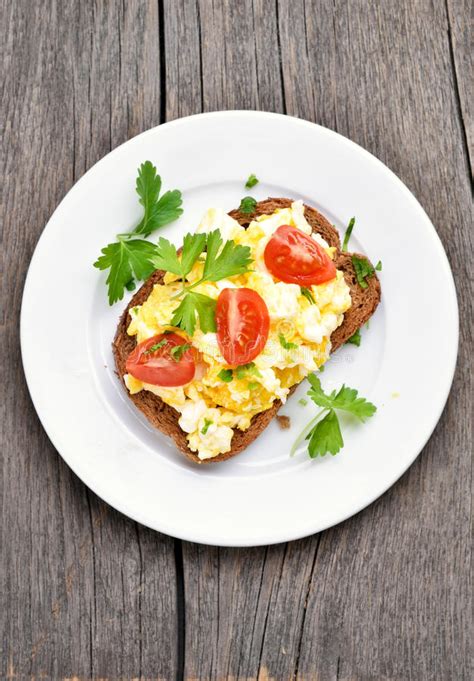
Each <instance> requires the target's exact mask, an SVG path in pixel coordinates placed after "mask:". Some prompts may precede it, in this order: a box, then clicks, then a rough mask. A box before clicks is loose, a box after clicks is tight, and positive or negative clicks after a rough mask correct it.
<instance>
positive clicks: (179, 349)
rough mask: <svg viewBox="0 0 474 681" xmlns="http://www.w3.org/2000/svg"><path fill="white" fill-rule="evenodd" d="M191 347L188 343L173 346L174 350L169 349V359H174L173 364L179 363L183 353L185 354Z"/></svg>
mask: <svg viewBox="0 0 474 681" xmlns="http://www.w3.org/2000/svg"><path fill="white" fill-rule="evenodd" d="M165 343H166V341H165ZM191 347H192V346H191V345H190V343H183V344H182V345H175V346H174V348H171V357H172V358H173V359H174V361H175V362H179V360H180V359H181V357H182V356H183V355H184V353H185V352H187V351H188V350H189V349H190V348H191Z"/></svg>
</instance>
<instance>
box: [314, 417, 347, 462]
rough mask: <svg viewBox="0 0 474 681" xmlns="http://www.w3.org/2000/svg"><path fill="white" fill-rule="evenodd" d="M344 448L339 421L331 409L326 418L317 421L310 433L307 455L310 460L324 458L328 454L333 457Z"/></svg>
mask: <svg viewBox="0 0 474 681" xmlns="http://www.w3.org/2000/svg"><path fill="white" fill-rule="evenodd" d="M342 447H344V440H343V439H342V434H341V428H340V426H339V419H338V418H337V415H336V412H335V411H334V410H333V409H331V410H330V411H329V412H328V413H327V414H326V416H325V417H324V418H323V419H321V421H318V423H317V424H316V426H315V427H314V428H313V430H312V431H311V434H310V436H309V443H308V453H309V455H310V457H311V458H312V459H314V458H316V457H317V456H325V454H327V452H330V453H331V454H332V455H333V456H334V455H335V454H337V453H338V452H339V451H340V450H341V448H342Z"/></svg>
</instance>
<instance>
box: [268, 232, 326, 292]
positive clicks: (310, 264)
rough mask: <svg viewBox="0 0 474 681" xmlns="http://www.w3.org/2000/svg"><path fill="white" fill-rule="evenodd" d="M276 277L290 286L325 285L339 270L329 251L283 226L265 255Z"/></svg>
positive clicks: (270, 241)
mask: <svg viewBox="0 0 474 681" xmlns="http://www.w3.org/2000/svg"><path fill="white" fill-rule="evenodd" d="M263 257H264V259H265V265H266V266H267V269H268V271H269V272H271V273H272V274H273V276H274V277H276V278H277V279H280V280H281V281H284V282H286V283H287V284H300V286H311V285H312V284H324V283H325V282H326V281H330V280H331V279H334V277H335V276H336V267H335V265H334V263H333V261H332V260H331V258H330V257H329V256H328V254H327V253H326V251H325V250H324V249H323V248H321V246H320V245H319V244H318V243H316V241H315V240H314V239H312V238H311V237H310V236H308V235H307V234H305V233H304V232H302V231H301V230H300V229H296V228H295V227H290V225H281V227H278V229H277V230H276V232H275V233H274V234H273V236H272V237H271V239H270V240H269V242H268V244H267V245H266V247H265V252H264V254H263Z"/></svg>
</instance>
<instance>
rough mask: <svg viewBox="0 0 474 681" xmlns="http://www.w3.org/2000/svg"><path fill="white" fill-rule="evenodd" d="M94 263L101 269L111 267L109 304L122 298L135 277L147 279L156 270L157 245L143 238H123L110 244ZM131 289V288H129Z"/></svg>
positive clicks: (108, 277) (107, 281) (108, 281)
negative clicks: (154, 262)
mask: <svg viewBox="0 0 474 681" xmlns="http://www.w3.org/2000/svg"><path fill="white" fill-rule="evenodd" d="M101 252H102V254H103V255H101V256H100V257H99V258H98V259H97V260H96V262H95V263H94V267H97V269H99V270H106V269H109V268H110V272H109V274H108V276H107V280H106V283H107V286H108V294H109V304H110V305H113V304H114V303H115V302H117V300H122V298H123V295H124V289H125V288H128V289H129V287H130V285H131V283H130V282H133V277H134V276H135V277H136V278H137V279H147V278H148V277H149V276H150V274H151V273H152V272H153V271H154V270H155V267H154V265H153V256H154V255H155V246H154V245H153V244H151V243H150V242H148V241H142V240H141V239H128V240H125V239H122V238H120V239H119V240H118V241H116V242H114V243H111V244H108V246H106V247H105V248H103V249H102V251H101ZM129 290H130V289H129Z"/></svg>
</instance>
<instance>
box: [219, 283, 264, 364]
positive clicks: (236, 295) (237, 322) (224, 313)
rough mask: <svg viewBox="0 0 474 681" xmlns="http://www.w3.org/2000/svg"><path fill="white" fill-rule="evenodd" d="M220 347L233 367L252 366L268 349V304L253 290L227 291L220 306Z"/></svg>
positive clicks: (220, 295)
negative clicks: (264, 350)
mask: <svg viewBox="0 0 474 681" xmlns="http://www.w3.org/2000/svg"><path fill="white" fill-rule="evenodd" d="M216 324H217V343H218V345H219V350H220V351H221V353H222V355H223V356H224V359H225V361H226V362H227V363H228V364H231V365H232V366H238V365H241V364H248V362H251V361H252V360H253V359H254V358H255V357H256V356H257V355H258V354H259V353H260V352H261V351H262V350H263V348H264V346H265V343H266V342H267V338H268V331H269V328H270V316H269V314H268V309H267V306H266V304H265V301H264V300H263V298H262V297H261V296H259V294H258V293H257V292H256V291H253V290H252V289H249V288H225V289H224V290H223V291H221V293H220V294H219V298H218V299H217V305H216Z"/></svg>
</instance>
